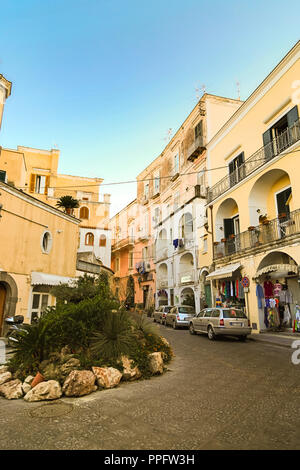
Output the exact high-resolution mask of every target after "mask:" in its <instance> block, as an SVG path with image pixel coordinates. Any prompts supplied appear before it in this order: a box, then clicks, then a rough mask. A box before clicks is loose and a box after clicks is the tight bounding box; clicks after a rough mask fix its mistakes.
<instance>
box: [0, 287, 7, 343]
mask: <svg viewBox="0 0 300 470" xmlns="http://www.w3.org/2000/svg"><path fill="white" fill-rule="evenodd" d="M5 299H6V289H5V287H4V285H3V284H0V334H1V333H2V328H3V319H4V309H5Z"/></svg>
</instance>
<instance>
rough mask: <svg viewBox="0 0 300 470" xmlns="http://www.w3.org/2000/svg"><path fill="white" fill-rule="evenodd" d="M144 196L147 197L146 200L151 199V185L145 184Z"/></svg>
mask: <svg viewBox="0 0 300 470" xmlns="http://www.w3.org/2000/svg"><path fill="white" fill-rule="evenodd" d="M144 196H145V199H148V198H149V183H145V185H144Z"/></svg>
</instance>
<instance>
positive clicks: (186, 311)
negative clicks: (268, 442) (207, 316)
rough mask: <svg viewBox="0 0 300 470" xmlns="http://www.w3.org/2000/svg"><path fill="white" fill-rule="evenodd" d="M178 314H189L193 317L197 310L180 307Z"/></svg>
mask: <svg viewBox="0 0 300 470" xmlns="http://www.w3.org/2000/svg"><path fill="white" fill-rule="evenodd" d="M178 312H179V313H189V314H190V315H193V314H194V313H195V310H194V309H193V307H178Z"/></svg>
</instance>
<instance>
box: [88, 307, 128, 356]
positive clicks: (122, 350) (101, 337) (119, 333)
mask: <svg viewBox="0 0 300 470" xmlns="http://www.w3.org/2000/svg"><path fill="white" fill-rule="evenodd" d="M136 341H137V340H136V337H135V335H134V334H133V328H132V324H131V321H130V318H129V316H128V314H127V313H126V312H122V311H121V312H115V313H110V314H109V315H107V316H106V318H105V321H104V323H103V326H102V329H101V330H100V331H97V332H96V333H95V334H94V336H93V339H92V345H91V351H92V353H93V355H94V356H98V357H102V358H103V359H104V360H109V359H112V360H117V359H119V358H120V357H121V355H122V354H124V355H129V354H130V351H131V349H132V347H134V346H135V343H136Z"/></svg>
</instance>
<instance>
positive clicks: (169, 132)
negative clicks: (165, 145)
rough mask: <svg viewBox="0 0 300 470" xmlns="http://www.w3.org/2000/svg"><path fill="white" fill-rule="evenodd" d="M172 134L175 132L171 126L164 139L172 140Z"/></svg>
mask: <svg viewBox="0 0 300 470" xmlns="http://www.w3.org/2000/svg"><path fill="white" fill-rule="evenodd" d="M172 134H173V129H172V128H171V127H169V129H168V130H167V135H166V137H165V138H164V140H165V141H168V142H170V140H171V139H172Z"/></svg>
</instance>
